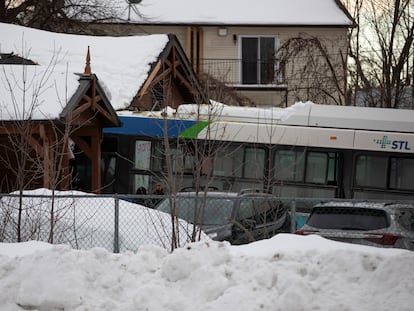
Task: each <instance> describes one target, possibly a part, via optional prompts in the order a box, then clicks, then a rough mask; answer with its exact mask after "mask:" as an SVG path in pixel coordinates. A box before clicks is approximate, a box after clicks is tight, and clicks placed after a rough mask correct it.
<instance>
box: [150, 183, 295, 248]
mask: <svg viewBox="0 0 414 311" xmlns="http://www.w3.org/2000/svg"><path fill="white" fill-rule="evenodd" d="M157 209H158V210H160V211H163V212H166V213H170V214H174V215H176V216H177V217H179V218H181V219H184V220H185V221H187V222H189V223H191V224H195V225H197V226H198V227H200V228H201V229H202V230H203V231H204V232H205V233H206V234H208V235H209V236H210V237H211V238H212V239H214V240H217V241H224V240H226V241H229V242H230V243H232V244H244V243H249V242H252V241H256V240H261V239H265V238H270V237H272V236H274V235H275V234H277V233H279V232H290V215H289V213H288V211H287V210H286V208H285V207H284V206H283V205H282V203H281V201H280V200H279V199H278V198H277V197H275V196H273V195H271V194H268V193H263V192H260V191H256V190H243V191H241V192H239V193H235V192H218V191H206V192H198V193H197V192H194V191H191V192H179V193H177V194H176V195H175V196H170V197H167V198H165V199H164V200H163V201H162V202H161V203H160V204H159V205H158V206H157Z"/></svg>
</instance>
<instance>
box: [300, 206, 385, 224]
mask: <svg viewBox="0 0 414 311" xmlns="http://www.w3.org/2000/svg"><path fill="white" fill-rule="evenodd" d="M307 224H308V225H309V226H312V227H315V228H320V229H339V230H377V229H382V228H387V227H388V226H389V223H388V218H387V214H386V213H385V211H383V210H380V209H371V208H359V207H338V206H319V207H315V208H314V209H313V211H312V213H311V215H310V216H309V218H308V221H307Z"/></svg>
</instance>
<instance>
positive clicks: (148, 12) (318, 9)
mask: <svg viewBox="0 0 414 311" xmlns="http://www.w3.org/2000/svg"><path fill="white" fill-rule="evenodd" d="M101 1H109V0H101ZM127 3H128V1H125V0H116V2H114V1H113V0H112V1H111V5H112V6H115V5H116V6H118V8H119V11H120V13H122V15H121V17H122V18H124V19H126V20H128V18H129V21H130V22H132V23H133V22H137V23H149V24H152V23H154V24H200V25H321V26H323V25H329V26H350V25H352V20H351V18H350V17H349V16H348V15H347V13H346V12H345V11H344V9H343V8H341V6H340V5H339V4H338V1H336V0H289V1H286V0H257V1H251V0H225V1H223V0H208V1H205V0H174V1H172V0H142V1H141V3H140V4H131V6H130V7H129V5H128V4H127Z"/></svg>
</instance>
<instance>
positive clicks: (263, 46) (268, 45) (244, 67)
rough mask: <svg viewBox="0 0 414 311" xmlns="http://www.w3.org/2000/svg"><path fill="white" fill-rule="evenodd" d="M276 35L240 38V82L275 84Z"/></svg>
mask: <svg viewBox="0 0 414 311" xmlns="http://www.w3.org/2000/svg"><path fill="white" fill-rule="evenodd" d="M276 45H277V38H276V37H242V38H241V59H242V61H241V75H242V76H241V81H242V84H275V81H276V72H277V58H276V49H277V46H276Z"/></svg>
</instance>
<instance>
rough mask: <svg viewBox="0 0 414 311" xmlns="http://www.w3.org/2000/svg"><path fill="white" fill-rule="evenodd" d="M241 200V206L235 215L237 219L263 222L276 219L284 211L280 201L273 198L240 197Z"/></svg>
mask: <svg viewBox="0 0 414 311" xmlns="http://www.w3.org/2000/svg"><path fill="white" fill-rule="evenodd" d="M239 202H240V203H239V208H238V210H237V214H236V216H235V218H236V220H237V221H240V220H243V219H252V220H255V221H256V223H258V224H259V223H260V224H262V223H266V222H271V221H275V220H276V219H278V218H279V217H281V213H282V212H283V209H282V207H281V206H280V201H279V200H276V199H273V198H267V197H263V198H262V197H255V198H240V199H239Z"/></svg>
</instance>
